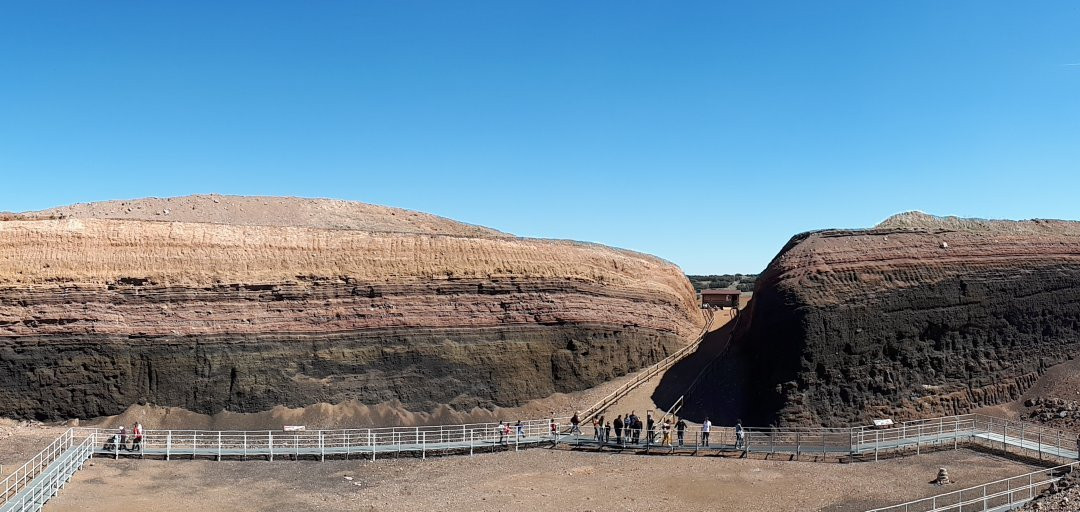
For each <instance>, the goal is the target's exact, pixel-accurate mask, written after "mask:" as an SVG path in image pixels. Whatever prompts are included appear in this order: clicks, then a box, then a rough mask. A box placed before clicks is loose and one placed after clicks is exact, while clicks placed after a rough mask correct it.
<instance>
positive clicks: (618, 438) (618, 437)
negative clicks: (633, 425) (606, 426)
mask: <svg viewBox="0 0 1080 512" xmlns="http://www.w3.org/2000/svg"><path fill="white" fill-rule="evenodd" d="M614 426H615V443H617V444H620V445H621V444H622V439H623V420H622V415H619V416H616V417H615V425H614Z"/></svg>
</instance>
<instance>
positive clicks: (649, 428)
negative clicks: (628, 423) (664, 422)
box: [645, 414, 656, 444]
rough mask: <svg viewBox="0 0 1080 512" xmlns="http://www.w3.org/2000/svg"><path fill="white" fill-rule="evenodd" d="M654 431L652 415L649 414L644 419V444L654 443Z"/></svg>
mask: <svg viewBox="0 0 1080 512" xmlns="http://www.w3.org/2000/svg"><path fill="white" fill-rule="evenodd" d="M655 429H656V422H654V421H653V419H652V414H649V415H648V417H647V418H645V442H646V443H649V444H652V443H655V442H656V439H654V438H653V435H654V434H655V432H656V430H655Z"/></svg>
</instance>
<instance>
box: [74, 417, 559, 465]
mask: <svg viewBox="0 0 1080 512" xmlns="http://www.w3.org/2000/svg"><path fill="white" fill-rule="evenodd" d="M568 421H569V420H568V419H567V418H549V419H546V420H529V421H522V422H520V425H518V424H517V423H504V424H502V425H500V424H499V423H473V424H464V425H432V426H417V427H386V428H369V429H339V430H305V431H299V432H292V431H280V430H249V431H242V430H147V431H146V432H145V433H144V434H143V437H142V440H141V442H140V443H139V449H138V450H134V449H133V447H134V436H132V435H131V434H127V435H126V436H125V437H124V438H123V439H121V438H120V436H119V435H118V434H117V432H116V430H114V429H98V428H78V429H76V430H77V431H78V432H81V433H84V434H85V435H87V436H90V437H92V438H93V439H94V446H95V453H97V454H99V455H113V456H114V457H119V456H120V455H147V454H150V455H155V456H163V457H164V458H165V459H170V458H172V457H176V456H189V457H213V458H217V459H220V458H222V457H241V458H243V457H248V456H252V457H254V456H259V457H262V456H265V457H267V458H269V459H270V460H273V458H274V457H290V456H291V457H301V456H303V457H318V458H320V459H324V458H325V457H326V456H328V455H330V456H345V457H351V456H365V457H370V458H372V459H375V458H376V457H378V456H379V455H383V456H385V455H386V454H389V453H394V454H398V453H408V454H413V453H415V454H419V455H420V456H421V457H426V456H427V455H428V454H429V453H439V452H440V451H442V452H446V451H454V452H462V451H466V450H467V451H469V453H472V452H474V451H475V450H477V449H486V448H491V449H494V448H496V447H497V446H506V447H515V448H516V447H519V446H522V445H526V446H527V445H534V444H539V443H546V442H558V441H559V440H561V439H562V438H563V437H564V435H563V434H562V433H561V432H560V429H561V428H562V426H563V425H566V424H567V423H568Z"/></svg>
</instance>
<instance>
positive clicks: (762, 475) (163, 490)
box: [45, 449, 1032, 512]
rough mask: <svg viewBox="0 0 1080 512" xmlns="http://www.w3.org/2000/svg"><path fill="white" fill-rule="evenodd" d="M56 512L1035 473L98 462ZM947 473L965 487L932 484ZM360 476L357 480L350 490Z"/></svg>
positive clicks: (752, 505)
mask: <svg viewBox="0 0 1080 512" xmlns="http://www.w3.org/2000/svg"><path fill="white" fill-rule="evenodd" d="M91 464H92V466H88V467H86V468H85V469H83V470H82V471H80V472H79V473H77V474H76V475H75V478H74V479H73V480H72V482H71V483H70V484H69V485H68V487H67V488H65V489H64V491H63V492H62V493H61V494H60V495H59V496H58V497H57V498H55V499H53V500H52V501H50V502H49V505H48V506H47V507H46V508H45V510H48V511H53V512H58V511H68V510H72V511H111V512H127V511H144V510H156V511H164V512H168V511H177V512H189V511H191V510H205V509H208V508H214V509H218V510H235V511H258V510H271V509H274V510H318V511H337V510H375V511H396V510H401V511H410V512H413V511H417V510H475V511H502V510H515V509H528V510H579V511H582V510H605V511H608V510H656V509H657V508H666V507H670V508H674V509H678V510H720V511H746V510H769V511H797V510H825V511H829V512H845V511H858V510H865V509H867V508H869V507H872V506H878V505H885V504H890V503H894V502H901V501H906V500H909V499H915V498H920V497H925V496H930V495H933V494H939V493H941V492H944V491H947V490H955V489H959V488H962V487H966V486H971V485H977V484H980V483H985V482H988V481H992V480H995V479H998V478H1002V477H1006V476H1010V475H1017V474H1022V473H1025V472H1028V471H1031V470H1032V468H1031V467H1030V466H1027V465H1024V464H1020V463H1018V462H1014V461H1012V460H1008V459H1003V458H1000V457H997V456H993V455H987V454H983V453H977V452H973V451H968V450H958V451H943V452H936V453H932V454H925V455H921V456H917V457H909V458H901V459H893V460H888V461H882V462H876V463H862V464H836V463H827V464H818V463H807V462H780V461H767V460H745V459H728V458H718V457H687V456H652V457H648V456H637V455H610V454H596V453H582V452H569V451H561V450H549V449H533V450H527V451H522V452H518V453H513V452H508V453H496V454H485V455H477V456H475V457H467V456H461V457H446V458H438V459H428V460H426V461H421V460H417V459H398V460H385V461H377V462H375V463H371V462H370V461H327V462H315V461H301V462H292V461H278V462H265V461H247V462H240V461H227V462H214V461H171V462H165V461H157V460H153V461H151V460H143V461H139V460H134V459H132V460H119V461H113V460H110V459H94V460H93V461H92V462H91ZM941 466H945V467H947V468H948V469H949V474H950V475H951V476H952V478H953V479H954V480H955V481H957V483H956V484H954V485H951V486H948V487H944V488H943V487H937V486H934V485H931V484H929V483H928V482H929V481H930V480H931V479H932V478H933V477H934V475H935V474H936V472H937V468H938V467H941ZM346 477H350V478H351V480H349V479H346Z"/></svg>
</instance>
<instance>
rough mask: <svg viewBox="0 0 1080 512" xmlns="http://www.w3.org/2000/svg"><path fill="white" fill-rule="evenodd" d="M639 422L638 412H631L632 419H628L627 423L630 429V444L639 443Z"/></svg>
mask: <svg viewBox="0 0 1080 512" xmlns="http://www.w3.org/2000/svg"><path fill="white" fill-rule="evenodd" d="M637 421H638V418H637V412H634V411H631V412H630V417H629V418H627V421H626V423H627V427H628V428H629V429H630V442H631V443H637V438H638V435H637Z"/></svg>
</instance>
